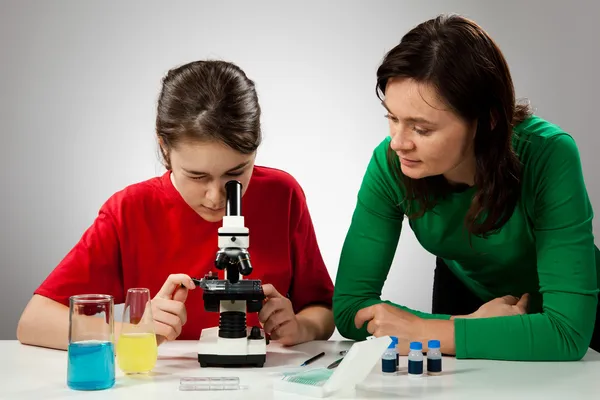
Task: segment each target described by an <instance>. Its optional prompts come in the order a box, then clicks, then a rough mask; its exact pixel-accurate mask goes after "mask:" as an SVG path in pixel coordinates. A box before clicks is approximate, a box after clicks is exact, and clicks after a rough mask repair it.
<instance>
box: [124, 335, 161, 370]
mask: <svg viewBox="0 0 600 400" xmlns="http://www.w3.org/2000/svg"><path fill="white" fill-rule="evenodd" d="M157 358H158V346H157V344H156V336H154V334H153V333H126V334H122V335H121V336H120V337H119V341H118V342H117V363H118V365H119V368H120V369H121V371H123V372H125V373H126V374H132V373H144V372H150V371H151V370H152V369H153V368H154V366H155V365H156V359H157Z"/></svg>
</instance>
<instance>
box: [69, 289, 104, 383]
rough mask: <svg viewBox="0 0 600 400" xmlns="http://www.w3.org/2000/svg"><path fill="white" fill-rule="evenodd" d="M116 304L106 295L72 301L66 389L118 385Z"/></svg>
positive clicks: (70, 300) (72, 299) (93, 295)
mask: <svg viewBox="0 0 600 400" xmlns="http://www.w3.org/2000/svg"><path fill="white" fill-rule="evenodd" d="M113 308H114V300H113V297H112V296H110V295H105V294H82V295H77V296H71V297H70V299H69V347H68V357H67V358H68V364H67V385H68V386H69V387H70V388H71V389H75V390H101V389H108V388H110V387H112V386H113V385H114V384H115V351H114V344H113V343H114V318H113Z"/></svg>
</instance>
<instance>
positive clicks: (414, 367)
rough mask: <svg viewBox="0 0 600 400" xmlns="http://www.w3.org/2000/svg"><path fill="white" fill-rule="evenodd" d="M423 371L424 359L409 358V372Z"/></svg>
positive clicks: (417, 373) (420, 372) (419, 373)
mask: <svg viewBox="0 0 600 400" xmlns="http://www.w3.org/2000/svg"><path fill="white" fill-rule="evenodd" d="M422 373H423V361H412V360H408V374H409V375H421V374H422Z"/></svg>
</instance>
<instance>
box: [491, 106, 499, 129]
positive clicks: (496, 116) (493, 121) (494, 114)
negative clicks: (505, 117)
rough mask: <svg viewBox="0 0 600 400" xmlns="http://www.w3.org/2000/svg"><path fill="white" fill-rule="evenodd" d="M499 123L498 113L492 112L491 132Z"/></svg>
mask: <svg viewBox="0 0 600 400" xmlns="http://www.w3.org/2000/svg"><path fill="white" fill-rule="evenodd" d="M497 123H498V111H496V110H492V111H491V112H490V130H492V131H493V130H494V129H495V128H496V124H497Z"/></svg>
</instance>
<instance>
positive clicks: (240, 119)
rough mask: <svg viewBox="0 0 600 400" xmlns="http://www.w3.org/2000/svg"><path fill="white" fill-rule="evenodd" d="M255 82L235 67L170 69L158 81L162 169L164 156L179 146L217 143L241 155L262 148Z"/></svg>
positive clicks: (209, 64)
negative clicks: (160, 86) (183, 143)
mask: <svg viewBox="0 0 600 400" xmlns="http://www.w3.org/2000/svg"><path fill="white" fill-rule="evenodd" d="M260 114H261V110H260V106H259V104H258V96H257V94H256V90H255V87H254V82H253V81H252V80H250V79H248V77H247V76H246V74H245V73H244V71H242V70H241V69H240V68H239V67H238V66H237V65H235V64H232V63H229V62H225V61H194V62H191V63H189V64H185V65H182V66H180V67H177V68H174V69H171V70H170V71H169V72H168V73H167V75H166V76H165V77H164V78H163V81H162V91H161V93H160V96H159V99H158V110H157V115H156V134H157V136H158V138H159V140H160V142H161V146H160V151H161V153H162V156H163V159H164V164H165V167H166V168H167V169H171V162H170V159H169V152H168V150H169V149H171V148H173V147H174V146H176V145H177V144H178V143H181V142H185V141H188V142H194V141H202V142H208V141H217V142H221V143H224V144H226V145H227V146H229V147H231V148H232V149H234V150H237V151H239V152H240V153H243V154H251V153H253V152H254V151H255V150H256V149H257V148H258V146H259V145H260V143H261V137H262V135H261V129H260Z"/></svg>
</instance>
